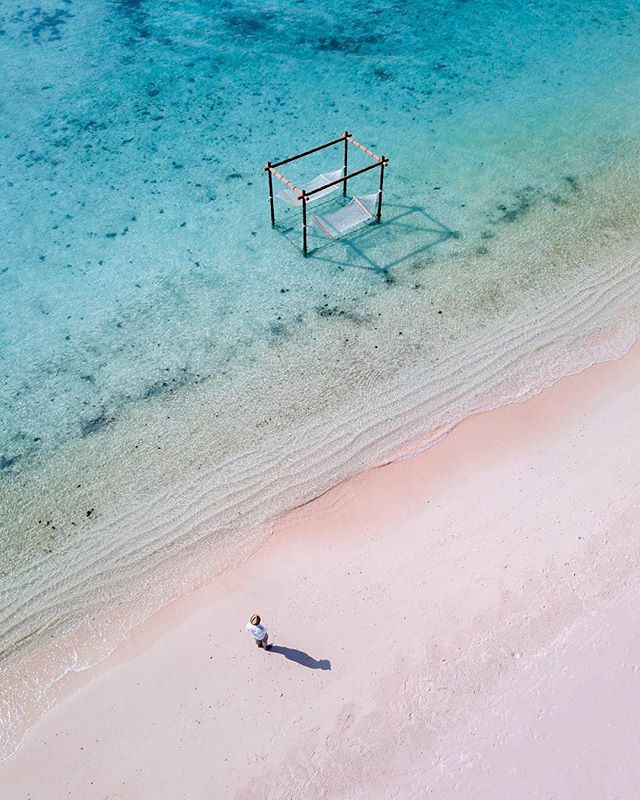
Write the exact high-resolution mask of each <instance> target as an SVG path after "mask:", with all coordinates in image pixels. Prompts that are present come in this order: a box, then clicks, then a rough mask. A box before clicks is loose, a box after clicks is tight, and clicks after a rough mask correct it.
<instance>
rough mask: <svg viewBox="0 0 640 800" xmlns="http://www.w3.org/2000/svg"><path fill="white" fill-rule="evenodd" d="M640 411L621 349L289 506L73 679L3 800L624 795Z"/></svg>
mask: <svg viewBox="0 0 640 800" xmlns="http://www.w3.org/2000/svg"><path fill="white" fill-rule="evenodd" d="M639 408H640V348H638V347H636V348H635V349H634V350H632V351H631V353H630V354H629V355H627V356H626V357H625V358H623V359H621V360H620V361H618V362H613V363H609V364H605V365H599V366H595V367H593V368H591V369H590V370H588V371H586V372H584V373H582V374H581V375H578V376H574V377H571V378H568V379H566V380H564V381H562V382H561V383H559V384H558V385H556V386H555V387H553V388H552V389H549V390H548V391H546V392H544V393H543V394H542V395H540V396H538V397H536V398H534V399H533V400H529V401H527V402H526V403H521V404H517V405H513V406H510V407H506V408H502V409H500V410H498V411H494V412H490V413H487V414H483V415H480V416H477V417H474V418H471V419H469V420H467V421H465V422H464V423H463V424H461V425H460V426H459V427H458V428H457V429H456V430H455V431H454V432H453V433H452V434H451V435H450V436H448V437H447V439H446V440H445V441H443V442H441V443H440V444H439V445H437V446H436V447H434V448H433V449H431V450H429V451H427V452H425V453H423V454H421V455H420V456H418V457H415V458H413V459H410V460H407V461H403V462H399V463H396V464H392V465H389V466H387V467H383V468H380V469H377V470H373V471H371V472H369V473H367V474H365V475H362V476H359V477H358V478H356V479H354V480H351V481H348V482H347V483H345V484H343V485H341V486H339V487H336V488H335V489H334V490H332V491H330V492H329V493H327V494H326V495H324V496H323V497H321V498H319V499H318V500H316V501H314V502H313V503H310V504H309V505H307V506H305V507H304V508H302V509H299V510H297V511H296V512H294V513H292V514H291V515H289V516H288V517H287V518H286V519H285V520H284V521H283V522H282V523H281V524H279V525H278V527H277V529H276V530H275V532H274V535H273V537H272V538H271V539H270V540H269V542H268V543H267V544H266V545H265V546H264V547H263V548H262V549H261V550H259V552H257V553H256V554H255V555H254V556H253V557H252V558H250V559H249V560H248V561H247V562H245V563H243V564H242V565H240V566H239V567H237V568H236V569H234V570H232V571H230V572H228V573H226V574H225V575H223V576H222V577H220V578H219V579H217V580H215V581H214V582H212V583H211V584H209V585H207V586H205V587H203V588H202V589H201V590H199V591H198V592H196V593H194V594H192V595H190V596H188V597H186V598H183V599H182V600H181V601H179V602H177V603H174V604H173V605H172V606H170V607H168V608H166V609H165V610H164V611H163V612H161V613H160V614H157V615H156V616H155V617H154V618H153V619H152V620H150V621H149V622H148V623H147V624H145V625H144V626H142V627H141V628H140V629H138V630H137V631H136V632H135V633H134V634H133V635H132V636H131V637H130V639H129V640H128V642H127V643H125V644H124V645H123V646H122V647H120V648H119V650H118V651H117V652H116V653H115V654H114V655H113V656H112V657H111V658H110V659H108V660H107V661H105V662H103V663H102V664H101V665H99V666H98V667H96V668H94V669H92V670H90V671H88V672H86V673H84V674H81V675H78V676H77V677H76V678H74V681H73V685H72V686H71V687H70V689H69V693H68V696H67V697H66V699H64V700H63V701H61V702H60V703H58V705H56V706H55V707H54V708H53V709H52V710H50V711H49V712H48V713H47V714H46V715H45V716H44V717H43V718H42V719H41V720H40V721H39V722H37V723H36V724H35V725H34V727H33V728H32V730H31V731H30V733H29V735H28V736H27V738H26V740H25V741H24V743H23V745H22V747H21V748H20V750H19V752H18V753H17V755H15V756H14V757H13V758H12V759H10V760H9V761H7V762H5V763H4V764H3V765H1V766H0V795H1V796H2V797H3V798H6V800H13V798H16V799H17V798H21V799H22V800H26V799H27V798H33V799H34V800H35V799H36V798H37V800H47V799H48V798H51V799H52V800H53V798H55V800H59V799H60V798H64V797H71V798H78V799H80V798H81V799H82V800H91V799H92V798H96V799H97V798H100V800H104V799H105V798H109V799H110V800H116V798H118V799H123V798H127V800H143V799H144V800H146V799H147V798H148V799H149V800H164V798H166V799H167V800H177V799H178V798H189V800H199V799H200V798H202V799H203V800H204V798H207V799H208V800H211V798H253V797H261V798H350V799H353V798H363V800H364V798H415V797H437V798H449V797H464V798H490V797H505V798H506V797H513V798H516V797H517V798H525V797H526V798H552V797H557V798H576V799H577V798H580V799H581V800H584V799H585V798H597V799H598V800H605V799H606V798H632V797H637V787H638V785H640V760H639V759H638V758H637V742H638V741H639V740H640V702H639V701H640V633H639V632H638V614H639V612H638V608H640V603H639V601H640V570H639V569H638V563H639V559H638V557H639V554H640V540H639V539H638V536H637V531H638V527H639V523H640V506H639V503H640V448H638V442H639V441H640V413H639V412H638V409H639ZM253 611H259V612H260V613H262V615H263V617H264V621H265V623H266V625H267V627H268V628H269V632H270V635H271V637H272V638H273V640H274V642H275V644H276V647H275V648H274V651H272V652H271V653H265V652H263V651H261V650H258V649H257V648H255V647H254V646H253V643H252V642H251V641H250V640H249V638H248V637H247V635H246V634H245V632H244V630H243V628H244V623H245V621H246V618H247V616H248V614H249V613H250V612H253Z"/></svg>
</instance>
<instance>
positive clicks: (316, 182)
mask: <svg viewBox="0 0 640 800" xmlns="http://www.w3.org/2000/svg"><path fill="white" fill-rule="evenodd" d="M343 169H344V168H343V167H340V169H336V170H334V171H333V172H321V173H320V175H318V176H317V177H316V178H314V179H313V180H312V181H309V183H308V184H307V185H306V186H303V187H302V188H303V189H304V191H305V192H310V191H312V190H313V189H317V188H318V186H322V185H323V184H325V183H331V181H337V180H338V178H342V177H343V175H344V171H343ZM339 188H340V184H339V183H338V184H336V185H335V186H330V187H329V188H328V189H323V190H322V191H321V192H318V193H317V194H314V195H311V197H310V198H309V199H308V200H307V203H312V202H313V201H314V200H319V199H320V198H321V197H325V196H326V195H328V194H331V192H335V191H337V190H338V189H339ZM278 197H279V198H280V199H281V200H286V202H287V203H291V205H292V206H299V205H301V204H302V200H299V199H298V195H297V194H296V193H295V192H294V191H293V190H292V189H283V190H282V191H281V192H278Z"/></svg>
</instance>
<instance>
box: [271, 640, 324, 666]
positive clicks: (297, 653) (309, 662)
mask: <svg viewBox="0 0 640 800" xmlns="http://www.w3.org/2000/svg"><path fill="white" fill-rule="evenodd" d="M270 652H271V653H279V654H280V655H281V656H284V657H285V658H286V659H288V660H289V661H295V662H296V664H301V665H302V666H303V667H308V668H309V669H331V662H330V661H329V659H328V658H323V659H321V660H320V661H316V660H315V658H312V656H310V655H309V653H304V652H303V651H302V650H294V648H293V647H282V646H281V645H278V644H274V645H272V646H271V650H270Z"/></svg>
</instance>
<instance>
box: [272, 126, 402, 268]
mask: <svg viewBox="0 0 640 800" xmlns="http://www.w3.org/2000/svg"><path fill="white" fill-rule="evenodd" d="M340 142H343V143H344V175H343V176H342V178H338V179H337V180H334V181H328V182H327V183H324V184H322V185H320V186H316V187H315V188H313V189H311V190H310V191H306V190H305V189H299V188H298V187H297V186H294V185H293V183H291V181H290V180H288V179H287V178H285V176H284V175H282V173H280V172H278V170H277V167H281V166H283V165H284V164H289V163H290V162H291V161H297V160H298V159H299V158H304V157H305V156H310V155H311V154H312V153H317V152H318V150H324V149H325V148H326V147H333V146H334V145H336V144H340ZM350 144H351V145H353V146H354V147H357V148H358V149H359V150H362V152H363V153H366V154H367V155H368V156H370V157H371V158H372V159H373V160H374V162H375V163H373V164H369V166H367V167H362V168H361V169H357V170H355V171H354V172H351V173H349V172H347V168H348V156H349V145H350ZM388 164H389V159H388V158H386V157H385V156H378V155H376V154H375V153H373V152H372V151H371V150H369V148H368V147H365V146H364V145H363V144H360V142H357V141H356V140H355V139H354V138H353V136H352V135H351V134H350V133H349V131H345V132H344V133H343V134H342V136H340V138H338V139H333V140H332V141H330V142H325V144H319V145H317V147H312V148H311V149H310V150H305V151H304V152H303V153H298V154H297V155H295V156H289V158H283V159H282V160H281V161H276V162H275V163H271V161H267V163H266V164H265V166H264V171H265V172H266V173H268V175H269V206H270V209H271V225H272V227H273V226H275V224H276V212H275V206H274V203H273V178H274V177H276V178H278V179H279V180H281V181H282V182H283V183H284V184H285V185H286V186H288V188H289V189H291V191H293V192H294V193H295V195H296V197H297V198H298V200H299V201H300V202H301V204H302V252H303V253H304V254H305V256H306V255H307V252H308V249H307V202H308V201H309V198H311V197H312V196H313V195H315V194H318V193H319V192H323V191H325V190H326V189H329V188H331V187H333V186H337V185H338V184H340V183H341V184H342V194H343V196H344V195H346V194H347V181H348V180H350V179H351V178H355V177H356V175H362V173H363V172H369V170H372V169H379V170H380V184H379V188H378V207H377V210H376V222H380V220H381V219H382V186H383V183H384V168H385V167H386V166H387V165H388Z"/></svg>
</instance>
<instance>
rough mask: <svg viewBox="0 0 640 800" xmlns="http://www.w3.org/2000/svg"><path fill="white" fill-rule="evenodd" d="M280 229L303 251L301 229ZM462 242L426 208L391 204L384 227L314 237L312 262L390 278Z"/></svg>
mask: <svg viewBox="0 0 640 800" xmlns="http://www.w3.org/2000/svg"><path fill="white" fill-rule="evenodd" d="M277 227H278V228H279V229H280V232H281V233H282V234H283V235H284V236H285V238H287V239H289V240H290V241H291V243H292V244H294V246H295V247H299V243H298V239H299V233H298V228H297V226H292V227H288V226H282V225H278V226H277ZM459 238H460V233H459V232H458V231H454V230H452V229H451V228H449V227H447V226H446V225H445V224H444V223H442V222H440V221H439V220H438V219H436V218H435V217H434V216H432V215H431V214H429V213H428V212H427V211H425V209H424V208H422V206H417V205H406V204H402V203H390V202H388V203H385V204H384V216H383V219H382V223H380V224H375V223H373V224H369V225H365V226H363V227H361V228H359V229H358V230H356V231H354V232H353V233H350V234H348V235H347V236H344V237H342V238H340V239H325V238H320V237H318V238H317V239H316V237H315V236H314V241H313V244H312V246H311V248H310V251H309V256H308V258H309V260H310V261H313V260H315V261H319V262H324V263H326V264H332V265H334V266H336V267H338V268H339V269H364V270H369V271H371V272H375V273H377V274H379V275H382V276H385V277H388V276H389V271H390V270H391V269H393V268H394V267H397V266H399V265H400V264H403V263H405V262H407V261H411V260H413V259H416V258H418V257H419V256H420V255H424V254H425V253H428V252H429V251H430V250H432V249H433V248H434V247H436V245H438V244H441V243H442V242H446V241H448V240H450V239H459Z"/></svg>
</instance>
